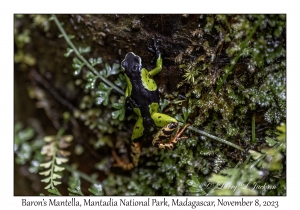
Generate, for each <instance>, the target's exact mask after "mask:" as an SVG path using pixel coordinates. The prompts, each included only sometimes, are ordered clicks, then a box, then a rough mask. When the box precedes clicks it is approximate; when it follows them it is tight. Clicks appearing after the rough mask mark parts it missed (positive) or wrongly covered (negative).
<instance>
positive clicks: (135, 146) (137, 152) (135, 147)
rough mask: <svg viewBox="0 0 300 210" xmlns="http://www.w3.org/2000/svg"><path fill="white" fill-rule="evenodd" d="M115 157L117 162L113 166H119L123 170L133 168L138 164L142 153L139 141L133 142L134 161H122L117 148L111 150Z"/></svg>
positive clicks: (132, 153) (132, 156) (132, 155)
mask: <svg viewBox="0 0 300 210" xmlns="http://www.w3.org/2000/svg"><path fill="white" fill-rule="evenodd" d="M111 153H112V156H113V158H114V159H115V161H116V163H115V164H113V167H119V168H122V169H123V170H126V171H128V170H131V169H133V168H134V167H136V166H137V165H138V162H139V158H140V154H141V148H140V144H139V143H135V142H132V143H131V158H132V162H130V163H128V162H124V161H122V160H121V159H120V158H119V156H118V155H117V153H116V151H115V150H112V151H111Z"/></svg>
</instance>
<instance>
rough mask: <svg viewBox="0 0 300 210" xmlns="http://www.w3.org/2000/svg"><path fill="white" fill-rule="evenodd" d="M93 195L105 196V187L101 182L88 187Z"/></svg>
mask: <svg viewBox="0 0 300 210" xmlns="http://www.w3.org/2000/svg"><path fill="white" fill-rule="evenodd" d="M88 190H89V191H90V192H91V193H92V194H93V195H96V196H103V189H102V185H101V184H93V186H92V187H91V188H89V189H88Z"/></svg>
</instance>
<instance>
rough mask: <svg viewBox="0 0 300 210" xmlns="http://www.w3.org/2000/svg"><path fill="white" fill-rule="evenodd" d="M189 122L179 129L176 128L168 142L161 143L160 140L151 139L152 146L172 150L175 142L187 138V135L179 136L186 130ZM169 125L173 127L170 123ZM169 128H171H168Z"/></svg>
mask: <svg viewBox="0 0 300 210" xmlns="http://www.w3.org/2000/svg"><path fill="white" fill-rule="evenodd" d="M189 125H190V124H186V125H185V126H184V127H183V128H182V129H181V130H180V128H178V129H177V132H176V134H175V135H174V136H173V137H171V138H170V141H169V142H168V143H163V142H161V141H158V140H154V141H153V146H155V147H157V148H159V149H169V150H173V149H174V147H175V144H177V143H178V141H180V140H184V139H187V138H188V137H187V136H181V135H182V134H183V132H184V131H185V130H186V128H187V127H188V126H189ZM168 126H169V127H171V128H172V127H173V125H172V123H171V124H170V125H168ZM170 130H171V129H170Z"/></svg>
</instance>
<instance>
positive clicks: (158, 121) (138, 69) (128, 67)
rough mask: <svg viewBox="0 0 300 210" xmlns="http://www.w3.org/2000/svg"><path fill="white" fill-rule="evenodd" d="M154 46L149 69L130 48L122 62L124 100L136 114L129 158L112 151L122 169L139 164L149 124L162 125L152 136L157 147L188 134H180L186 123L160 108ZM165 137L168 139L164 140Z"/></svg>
mask: <svg viewBox="0 0 300 210" xmlns="http://www.w3.org/2000/svg"><path fill="white" fill-rule="evenodd" d="M154 46H155V57H156V66H155V68H154V69H152V70H147V69H146V68H143V66H142V59H141V57H140V56H138V55H136V54H135V53H133V52H128V53H127V54H126V56H125V58H124V60H123V61H122V62H121V67H122V70H123V72H124V76H125V79H126V82H127V87H126V91H125V98H126V100H125V104H126V107H127V109H128V110H132V111H133V112H134V113H135V114H136V115H137V121H136V123H135V125H134V127H133V132H132V135H131V146H130V148H131V153H130V156H131V162H129V163H128V162H123V161H122V160H121V159H120V158H119V157H118V155H117V154H116V152H115V151H113V153H112V154H113V156H114V159H115V161H116V164H115V166H116V167H120V168H122V169H124V170H131V169H133V168H134V167H137V166H138V162H139V158H140V154H141V146H140V141H141V138H142V137H143V135H144V134H145V133H148V132H149V130H150V129H151V127H153V126H156V127H159V128H161V129H160V130H159V131H158V132H157V133H156V135H155V136H154V138H153V140H152V145H153V146H154V147H157V148H158V149H169V150H173V149H174V147H175V145H176V144H177V143H178V141H179V140H183V139H186V138H187V137H186V136H182V134H183V132H184V131H185V129H186V128H187V127H188V126H189V124H186V125H185V126H184V127H183V128H182V129H180V128H179V126H178V121H177V120H176V119H175V118H173V117H171V116H169V115H166V114H163V113H160V112H159V100H160V97H159V91H158V86H157V84H156V82H155V80H154V79H153V77H154V76H155V75H157V74H158V73H159V72H160V71H161V70H162V57H161V53H160V51H159V49H158V47H157V45H154ZM176 128H178V129H177V132H176V133H175V135H174V136H173V137H171V135H172V134H173V132H174V130H175V129H176ZM168 138H170V140H169V141H168V142H166V139H168Z"/></svg>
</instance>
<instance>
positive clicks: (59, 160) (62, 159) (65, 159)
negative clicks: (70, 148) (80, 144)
mask: <svg viewBox="0 0 300 210" xmlns="http://www.w3.org/2000/svg"><path fill="white" fill-rule="evenodd" d="M68 160H69V159H68V158H62V157H56V158H55V161H56V163H57V165H60V164H62V163H66V162H68Z"/></svg>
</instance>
